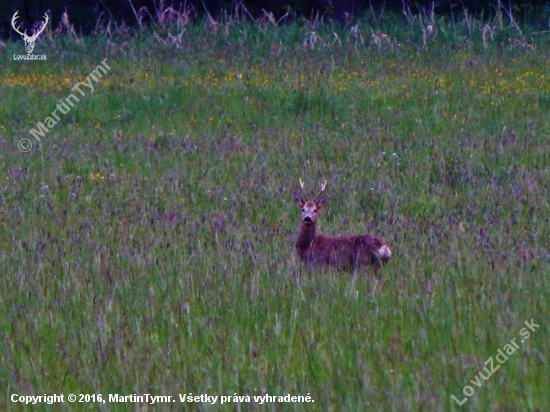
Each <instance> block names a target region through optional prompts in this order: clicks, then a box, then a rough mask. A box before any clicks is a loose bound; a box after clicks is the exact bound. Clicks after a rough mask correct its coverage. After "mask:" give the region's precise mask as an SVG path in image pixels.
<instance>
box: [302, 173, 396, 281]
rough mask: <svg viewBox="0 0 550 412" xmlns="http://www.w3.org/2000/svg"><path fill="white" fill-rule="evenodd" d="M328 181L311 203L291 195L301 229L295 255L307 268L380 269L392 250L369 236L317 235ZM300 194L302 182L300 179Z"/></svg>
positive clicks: (326, 197)
mask: <svg viewBox="0 0 550 412" xmlns="http://www.w3.org/2000/svg"><path fill="white" fill-rule="evenodd" d="M326 185H327V182H326V181H325V183H323V185H322V186H321V191H320V192H319V193H318V194H317V196H315V198H314V199H313V200H304V199H303V198H302V196H301V194H300V193H298V192H293V193H292V197H293V199H294V202H295V203H296V204H297V205H298V207H300V209H301V210H302V215H301V216H302V217H301V226H300V231H299V232H298V239H297V240H296V251H297V252H298V256H300V259H302V260H303V261H304V262H306V264H307V265H308V266H314V265H324V266H331V267H333V268H336V269H342V270H348V271H352V270H353V269H356V268H359V267H362V266H367V265H372V266H374V267H375V268H380V267H381V263H385V262H387V261H388V260H389V258H390V257H391V250H390V248H389V247H388V245H386V244H385V243H384V242H383V241H382V240H380V239H377V238H375V237H372V236H370V235H355V236H322V235H317V234H316V225H317V217H318V216H319V211H320V210H321V208H322V207H323V206H324V204H325V203H326V201H327V200H328V196H327V195H323V192H324V191H325V187H326ZM300 189H301V192H303V190H304V183H303V182H302V179H300Z"/></svg>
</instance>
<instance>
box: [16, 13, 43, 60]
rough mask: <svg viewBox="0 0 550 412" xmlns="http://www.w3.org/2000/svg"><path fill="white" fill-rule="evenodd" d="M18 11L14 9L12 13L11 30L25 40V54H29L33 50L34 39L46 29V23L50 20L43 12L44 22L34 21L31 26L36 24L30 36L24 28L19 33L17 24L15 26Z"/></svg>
mask: <svg viewBox="0 0 550 412" xmlns="http://www.w3.org/2000/svg"><path fill="white" fill-rule="evenodd" d="M18 13H19V11H16V12H15V14H14V15H13V18H12V19H11V26H12V27H13V30H15V31H16V32H17V33H19V34H20V35H21V37H22V38H23V40H24V42H25V49H26V50H27V54H31V53H32V51H33V50H34V43H36V39H38V36H40V34H41V33H42V32H43V31H44V29H46V26H47V24H48V21H49V20H50V19H49V17H48V15H47V14H44V19H45V21H44V23H42V22H41V23H35V24H33V27H35V26H36V28H35V30H34V31H33V34H32V36H29V35H28V34H27V30H25V32H24V33H21V32H20V31H19V26H17V27H16V26H15V21H16V20H17V17H18Z"/></svg>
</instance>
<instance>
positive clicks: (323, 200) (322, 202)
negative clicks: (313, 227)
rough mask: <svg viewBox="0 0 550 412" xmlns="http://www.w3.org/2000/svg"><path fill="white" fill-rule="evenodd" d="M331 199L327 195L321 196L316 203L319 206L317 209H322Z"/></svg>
mask: <svg viewBox="0 0 550 412" xmlns="http://www.w3.org/2000/svg"><path fill="white" fill-rule="evenodd" d="M328 199H329V197H328V196H327V195H324V196H321V197H320V198H319V199H317V200H316V201H315V204H316V205H317V208H319V209H321V208H322V207H323V205H324V204H325V203H327V200H328Z"/></svg>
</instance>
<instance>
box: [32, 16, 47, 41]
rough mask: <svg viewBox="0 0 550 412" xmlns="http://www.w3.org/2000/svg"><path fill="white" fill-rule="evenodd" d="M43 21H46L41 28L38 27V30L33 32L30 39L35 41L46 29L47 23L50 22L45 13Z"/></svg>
mask: <svg viewBox="0 0 550 412" xmlns="http://www.w3.org/2000/svg"><path fill="white" fill-rule="evenodd" d="M44 19H45V20H46V21H45V22H44V23H42V27H40V30H37V31H35V32H34V33H33V34H32V38H33V39H35V40H36V39H37V38H38V36H40V33H42V32H43V31H44V30H45V29H46V26H47V25H48V22H49V21H50V18H49V17H48V14H47V13H44Z"/></svg>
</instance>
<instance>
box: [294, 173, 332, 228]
mask: <svg viewBox="0 0 550 412" xmlns="http://www.w3.org/2000/svg"><path fill="white" fill-rule="evenodd" d="M326 186H327V181H326V180H325V182H324V183H323V184H322V185H321V191H320V192H319V193H318V194H317V196H315V198H314V199H313V200H304V199H303V198H302V194H303V192H304V182H302V179H300V192H299V193H298V192H294V193H292V198H293V199H294V203H296V205H298V207H299V208H301V210H302V214H301V219H302V224H303V225H305V226H314V225H315V223H317V216H318V215H319V211H320V210H321V208H322V207H323V205H324V204H325V203H326V202H327V200H328V196H327V195H323V193H324V191H325V188H326Z"/></svg>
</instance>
